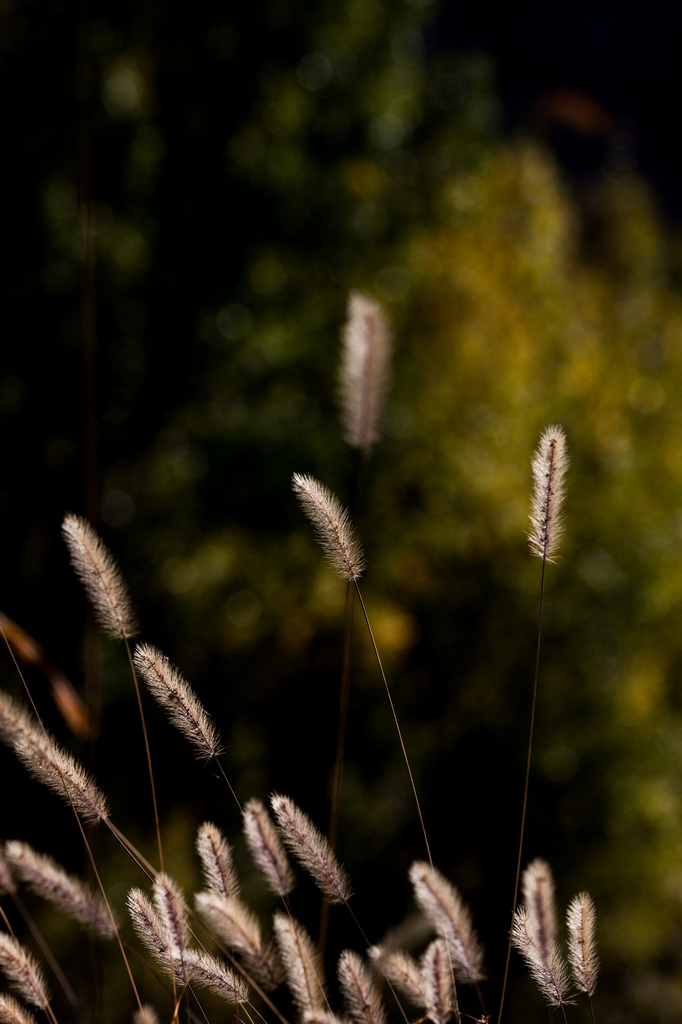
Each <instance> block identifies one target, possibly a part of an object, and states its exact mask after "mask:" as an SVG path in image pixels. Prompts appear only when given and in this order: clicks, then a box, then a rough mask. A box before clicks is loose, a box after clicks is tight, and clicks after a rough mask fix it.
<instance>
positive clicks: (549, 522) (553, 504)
mask: <svg viewBox="0 0 682 1024" xmlns="http://www.w3.org/2000/svg"><path fill="white" fill-rule="evenodd" d="M531 468H532V471H533V483H534V488H533V496H532V501H531V512H530V522H531V526H530V530H529V532H528V541H529V544H530V550H531V553H532V554H533V555H535V556H537V557H538V558H541V559H542V572H541V575H540V611H539V614H538V635H537V643H536V648H535V668H534V671H533V696H532V700H531V707H530V727H529V730H528V750H527V752H526V775H525V782H524V786H523V806H522V809H521V828H520V830H519V846H518V853H517V858H516V878H515V881H514V896H513V899H512V909H511V922H512V923H511V928H510V931H509V941H508V943H507V957H506V961H505V965H504V978H503V981H502V994H501V996H500V1009H499V1012H498V1016H497V1021H498V1024H502V1011H503V1009H504V997H505V993H506V991H507V978H508V975H509V959H510V956H511V948H512V942H513V932H514V914H515V913H516V900H517V897H518V894H519V879H520V877H521V861H522V857H523V837H524V833H525V828H526V812H527V809H528V788H529V785H530V766H531V758H532V753H533V733H534V729H535V707H536V704H537V695H538V675H539V671H540V644H541V641H542V613H543V608H544V602H545V571H546V568H547V563H548V562H553V561H554V556H555V555H556V552H557V551H558V549H559V541H560V540H561V535H562V533H563V511H562V506H563V501H564V495H565V476H566V470H567V468H568V453H567V451H566V435H565V434H564V431H563V428H562V427H559V426H551V427H547V429H546V430H545V431H544V432H543V434H542V436H541V438H540V443H539V445H538V448H537V450H536V452H535V455H534V456H533V459H532V462H531Z"/></svg>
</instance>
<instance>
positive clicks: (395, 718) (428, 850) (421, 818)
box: [353, 580, 433, 867]
mask: <svg viewBox="0 0 682 1024" xmlns="http://www.w3.org/2000/svg"><path fill="white" fill-rule="evenodd" d="M353 583H354V584H355V590H356V592H357V595H358V599H359V601H360V607H361V608H362V614H363V615H364V617H365V623H366V624H367V630H368V632H369V636H370V640H371V641H372V647H373V648H374V654H375V656H376V659H377V664H378V665H379V671H380V672H381V678H382V679H383V681H384V686H385V688H386V696H387V697H388V703H389V704H390V706H391V714H392V715H393V721H394V723H395V727H396V730H397V732H398V739H399V740H400V749H401V750H402V752H403V758H404V760H405V767H406V768H407V774H408V775H409V777H410V786H411V787H412V794H413V796H414V802H415V804H416V805H417V814H418V815H419V823H420V825H421V828H422V834H423V836H424V844H425V846H426V854H427V856H428V858H429V864H430V865H431V867H433V858H432V856H431V847H430V846H429V840H428V838H427V835H426V826H425V824H424V816H423V814H422V809H421V804H420V803H419V797H418V796H417V787H416V786H415V784H414V778H413V776H412V769H411V768H410V760H409V758H408V756H407V750H406V749H405V743H404V741H403V734H402V732H401V729H400V724H399V722H398V716H397V714H396V710H395V706H394V704H393V698H392V697H391V691H390V690H389V688H388V681H387V679H386V673H385V672H384V666H383V665H382V662H381V657H380V655H379V648H378V647H377V644H376V640H375V639H374V633H373V632H372V627H371V625H370V621H369V616H368V614H367V609H366V608H365V602H364V601H363V600H362V594H361V593H360V587H359V586H358V581H357V580H353Z"/></svg>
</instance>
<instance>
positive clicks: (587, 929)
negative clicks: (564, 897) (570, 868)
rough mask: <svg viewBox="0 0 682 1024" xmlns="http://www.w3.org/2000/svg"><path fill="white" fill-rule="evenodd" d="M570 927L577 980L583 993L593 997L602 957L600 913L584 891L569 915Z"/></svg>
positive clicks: (570, 958) (570, 952)
mask: <svg viewBox="0 0 682 1024" xmlns="http://www.w3.org/2000/svg"><path fill="white" fill-rule="evenodd" d="M566 924H567V926H568V962H569V963H570V965H571V972H572V974H573V981H574V982H575V986H576V988H577V989H578V990H579V991H580V992H585V993H586V994H587V995H588V996H590V997H592V996H593V995H594V993H595V992H596V990H597V974H598V973H599V958H598V956H597V945H596V942H595V938H594V932H595V928H596V924H597V911H596V910H595V906H594V903H593V901H592V897H591V896H590V894H589V893H587V892H581V893H578V895H577V896H574V897H573V899H572V900H571V902H570V904H569V907H568V911H567V912H566Z"/></svg>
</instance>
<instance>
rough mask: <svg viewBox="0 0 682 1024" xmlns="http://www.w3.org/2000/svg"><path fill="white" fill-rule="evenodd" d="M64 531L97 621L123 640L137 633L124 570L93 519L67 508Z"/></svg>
mask: <svg viewBox="0 0 682 1024" xmlns="http://www.w3.org/2000/svg"><path fill="white" fill-rule="evenodd" d="M62 535H63V537H64V540H65V541H66V545H67V547H68V549H69V555H70V556H71V564H72V565H73V568H74V570H75V572H76V575H77V576H78V578H79V579H80V581H81V583H82V584H83V586H84V587H85V593H86V594H87V596H88V600H89V601H90V604H91V605H92V607H93V609H94V612H95V616H96V618H97V621H98V622H99V624H100V626H101V627H102V629H103V630H104V631H105V633H108V634H109V635H110V636H113V637H116V638H118V639H119V640H123V639H124V638H126V637H131V636H134V635H135V632H136V630H137V620H136V617H135V613H134V611H133V604H132V601H131V599H130V595H129V593H128V588H127V586H126V584H125V580H124V579H123V575H122V573H121V570H120V569H119V567H118V566H117V564H116V562H115V560H114V556H113V555H112V554H111V552H110V551H109V549H108V548H107V547H106V545H105V544H104V543H103V542H102V540H101V539H100V538H99V536H98V535H97V533H95V531H94V530H93V528H92V526H91V525H90V523H89V522H88V521H87V520H86V519H83V518H81V516H76V515H74V514H73V513H72V512H68V513H67V514H66V515H65V516H64V522H63V523H62Z"/></svg>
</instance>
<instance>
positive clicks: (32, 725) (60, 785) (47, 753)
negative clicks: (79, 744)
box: [0, 691, 109, 822]
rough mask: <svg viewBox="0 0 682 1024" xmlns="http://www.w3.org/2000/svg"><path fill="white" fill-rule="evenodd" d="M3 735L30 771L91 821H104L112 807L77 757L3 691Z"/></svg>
mask: <svg viewBox="0 0 682 1024" xmlns="http://www.w3.org/2000/svg"><path fill="white" fill-rule="evenodd" d="M0 739H2V740H4V742H5V743H7V744H9V745H10V746H12V747H14V751H15V753H16V755H17V757H19V759H20V760H21V761H23V763H24V764H25V765H26V767H27V768H28V770H29V772H30V773H31V774H32V775H33V776H34V778H36V779H38V781H39V782H42V783H43V784H44V785H46V786H48V787H49V788H50V789H51V790H52V791H53V792H54V793H56V794H57V796H61V797H62V798H63V799H64V800H66V801H67V803H68V802H72V803H73V805H74V807H75V809H76V811H77V812H78V814H79V815H80V816H81V817H82V818H83V819H85V820H86V821H89V822H96V821H105V820H107V819H108V817H109V809H108V807H107V802H106V799H105V797H104V794H103V793H102V792H101V791H100V790H99V789H98V787H97V785H96V784H95V783H94V782H93V780H92V778H91V777H90V775H89V774H88V773H87V772H86V771H85V769H84V768H82V767H81V766H80V765H79V764H78V762H77V761H76V759H75V758H74V757H72V756H71V754H69V753H67V752H66V751H65V750H62V749H61V748H60V747H59V746H58V745H57V743H56V741H55V740H53V739H52V737H51V736H50V735H49V734H48V733H47V732H46V731H45V730H44V729H43V728H42V727H41V726H40V725H38V724H37V723H36V722H35V720H33V719H32V718H31V717H30V716H29V714H28V712H27V711H26V710H25V709H24V708H22V707H21V706H20V705H19V704H17V703H16V702H15V701H13V700H12V698H11V697H9V696H8V695H7V694H5V693H3V692H1V691H0Z"/></svg>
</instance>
